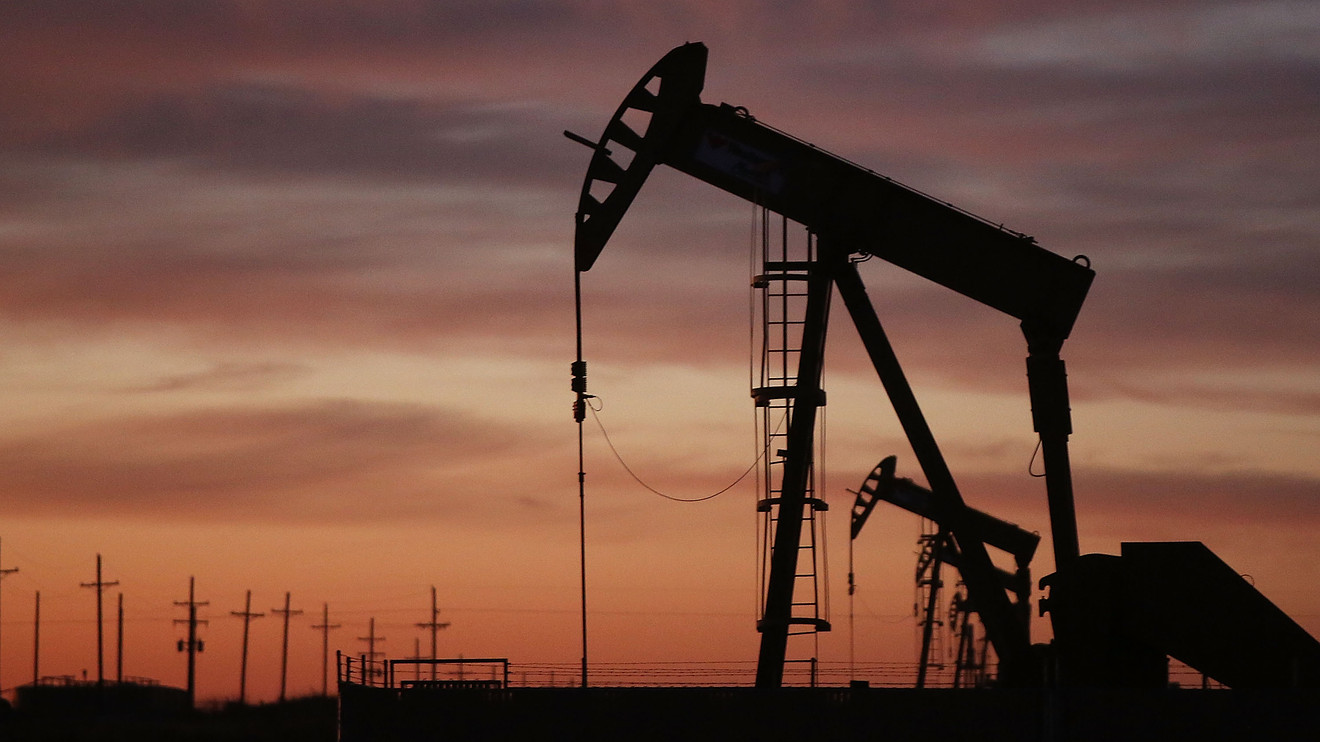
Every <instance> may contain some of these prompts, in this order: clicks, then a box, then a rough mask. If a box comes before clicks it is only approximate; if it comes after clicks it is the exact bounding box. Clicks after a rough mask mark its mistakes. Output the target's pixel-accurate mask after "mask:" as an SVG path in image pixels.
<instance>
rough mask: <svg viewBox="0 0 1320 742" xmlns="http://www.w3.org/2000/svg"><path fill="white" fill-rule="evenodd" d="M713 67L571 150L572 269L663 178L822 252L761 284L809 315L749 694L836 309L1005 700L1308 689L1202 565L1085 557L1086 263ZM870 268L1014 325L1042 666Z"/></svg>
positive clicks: (783, 582)
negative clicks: (1081, 349)
mask: <svg viewBox="0 0 1320 742" xmlns="http://www.w3.org/2000/svg"><path fill="white" fill-rule="evenodd" d="M705 67H706V47H705V46H704V45H702V44H699V43H691V44H685V45H683V46H680V47H678V48H676V49H674V50H672V51H671V52H669V54H667V55H666V56H665V57H664V58H662V59H661V60H660V61H659V62H657V63H656V64H655V66H654V67H652V68H651V70H650V71H649V72H648V73H647V74H646V75H645V76H644V77H643V78H642V79H641V80H640V81H639V82H638V83H637V85H636V86H634V87H633V88H632V90H631V91H629V93H628V94H627V96H626V97H625V98H624V100H623V103H622V104H621V105H620V106H619V108H618V110H617V111H616V112H615V114H614V116H613V118H611V120H610V122H609V124H608V125H607V126H606V127H605V130H604V133H603V134H602V135H601V137H600V139H599V140H598V141H596V142H592V141H590V140H587V139H586V138H584V137H580V136H577V135H575V134H572V133H570V132H565V134H566V135H568V136H569V137H570V138H572V139H574V140H575V141H578V142H580V143H582V144H585V145H587V146H589V147H591V148H592V149H593V150H594V152H593V154H592V157H591V162H590V165H589V166H588V169H587V174H586V178H585V181H584V183H583V186H582V191H581V195H580V198H579V203H578V211H577V227H576V234H575V262H576V269H577V271H578V272H579V273H581V272H584V271H587V270H589V269H590V268H591V267H592V266H593V265H594V264H595V262H596V260H597V258H598V257H599V256H600V254H601V251H602V250H603V249H604V247H605V245H606V243H607V242H608V241H609V239H610V236H611V235H612V234H613V232H614V230H615V228H616V226H617V225H618V224H619V222H620V220H621V219H622V218H623V215H624V213H625V212H626V211H627V210H628V207H629V205H630V204H631V203H632V201H633V199H634V198H635V197H636V195H637V193H638V191H639V190H640V189H641V187H642V184H643V183H644V182H645V181H646V179H647V177H648V175H649V174H650V172H651V170H652V169H653V168H654V167H655V166H657V165H668V166H669V167H671V168H674V169H675V170H678V171H680V172H683V173H686V174H688V175H691V176H693V177H695V178H697V179H699V180H702V181H705V182H707V183H709V184H711V185H714V186H715V187H717V188H720V189H722V190H724V191H727V192H729V193H732V194H734V195H736V196H739V197H741V198H743V199H746V200H748V201H751V202H753V203H755V204H758V205H760V206H763V207H765V208H767V209H768V210H770V211H773V212H776V213H778V214H780V215H782V216H783V217H784V218H785V219H790V220H792V221H795V222H798V223H800V224H802V225H804V226H805V227H806V228H807V229H808V230H809V231H810V232H811V233H812V234H813V235H814V236H815V239H816V240H817V244H818V248H817V250H816V251H815V253H814V255H813V257H812V259H810V260H808V261H803V262H802V263H801V264H798V263H793V264H787V263H782V264H770V263H768V264H767V265H766V266H765V270H766V273H767V274H777V275H780V276H782V277H785V278H792V279H794V280H800V281H802V282H803V283H804V284H805V287H806V288H805V296H806V301H805V309H804V311H803V319H802V329H801V348H800V353H799V354H798V369H797V374H796V382H795V384H793V385H792V386H788V387H785V388H783V389H780V390H778V391H777V393H778V394H780V395H784V396H786V397H788V398H790V399H791V404H792V416H791V418H790V420H789V428H788V431H787V434H786V436H785V441H786V442H785V451H784V459H783V467H782V470H781V477H782V481H781V483H780V485H781V486H780V492H781V496H780V498H779V502H777V503H776V505H777V507H778V518H777V521H776V532H775V534H774V545H773V548H772V551H771V557H770V568H769V569H770V576H769V579H768V580H767V582H766V588H765V590H766V594H765V599H764V602H763V606H764V608H763V615H762V617H761V619H760V621H758V627H759V628H760V630H761V645H760V652H759V656H758V665H757V679H756V683H757V686H758V687H761V688H775V687H779V686H780V685H781V683H782V679H783V665H784V659H785V648H786V643H787V636H788V634H789V632H790V628H791V625H792V624H793V622H794V621H795V619H794V616H793V614H792V605H793V587H794V581H795V574H796V572H797V558H798V552H799V548H800V546H799V544H800V541H799V540H800V536H801V529H802V522H803V512H804V508H805V507H807V506H808V504H809V503H807V502H806V500H807V499H808V498H807V495H806V494H805V493H806V488H807V478H808V476H809V470H810V467H811V464H812V461H811V459H812V455H813V453H812V452H813V436H814V428H815V421H816V410H817V408H818V407H820V406H821V405H823V404H824V395H823V393H822V390H821V388H820V383H821V382H820V377H821V363H822V359H823V354H824V347H825V336H826V328H827V324H828V319H829V305H830V300H831V297H832V295H833V293H834V292H835V291H837V292H838V295H839V296H840V298H841V299H842V300H843V303H844V306H845V308H846V309H847V311H848V314H849V316H850V317H851V319H852V322H853V324H854V326H855V327H856V329H857V331H858V334H859V335H860V337H861V340H862V343H863V345H864V346H865V348H866V351H867V354H868V355H869V356H870V359H871V361H872V365H873V366H874V367H875V370H876V373H877V374H878V376H879V377H880V381H881V383H882V384H883V386H884V388H885V391H886V393H887V395H888V397H889V399H890V402H891V404H892V405H893V407H894V410H895V413H896V414H897V417H898V419H899V422H900V424H901V425H902V427H903V429H904V433H905V434H906V436H907V438H908V440H909V442H910V443H911V445H912V449H913V452H914V454H915V456H916V459H917V462H918V465H919V466H920V468H921V470H922V473H923V474H924V476H925V479H926V481H927V483H928V485H929V489H924V488H917V487H916V486H915V485H911V484H910V483H909V484H902V483H897V484H896V483H895V482H894V480H893V478H892V472H891V473H890V475H889V476H890V480H889V481H890V497H889V498H879V499H890V501H894V498H900V497H901V498H905V499H904V500H903V501H902V502H899V503H898V504H899V505H900V506H901V507H905V508H907V509H909V510H914V511H915V510H917V509H920V510H922V511H924V512H925V513H927V514H928V517H930V518H931V519H932V520H934V521H936V522H937V523H938V524H939V526H940V529H941V531H942V532H943V533H945V534H947V536H946V539H947V540H946V543H947V546H948V548H947V549H946V550H945V554H944V557H943V558H944V559H945V560H946V561H949V562H951V563H952V562H956V565H957V568H958V570H959V571H960V573H961V575H962V578H963V580H964V582H965V584H966V587H967V592H968V597H969V601H970V603H971V605H972V606H973V609H974V610H975V611H976V613H977V614H978V616H979V618H980V621H981V623H982V625H983V626H984V628H985V632H986V636H987V638H988V639H989V641H990V643H991V644H992V645H993V647H994V650H995V653H996V655H997V656H998V658H999V676H998V682H999V683H1000V684H1002V685H1007V686H1031V685H1039V684H1042V683H1057V684H1059V685H1062V686H1070V687H1077V686H1104V687H1158V686H1162V685H1164V684H1165V683H1166V682H1167V659H1166V657H1167V656H1172V657H1175V658H1177V659H1179V660H1181V661H1183V662H1185V663H1187V664H1189V665H1190V666H1192V667H1194V668H1196V669H1198V670H1201V671H1202V672H1204V673H1205V674H1206V675H1208V676H1210V677H1213V678H1214V679H1216V680H1218V681H1220V682H1222V683H1224V684H1226V685H1230V686H1234V687H1239V686H1241V687H1262V686H1263V687H1280V686H1305V687H1314V686H1317V685H1320V643H1317V642H1316V641H1315V639H1314V638H1312V637H1311V636H1310V635H1308V634H1307V633H1306V632H1305V631H1304V630H1303V629H1301V627H1299V626H1298V625H1297V624H1296V623H1295V622H1293V621H1292V620H1291V619H1290V618H1288V617H1287V616H1286V615H1285V614H1283V612H1282V611H1280V610H1279V609H1278V608H1277V607H1275V606H1274V605H1273V604H1272V603H1270V602H1269V601H1268V600H1267V599H1266V598H1265V597H1264V596H1262V595H1261V594H1260V593H1259V592H1257V591H1256V590H1255V589H1254V588H1253V587H1252V586H1251V585H1249V584H1248V583H1247V582H1246V581H1245V580H1244V579H1243V578H1241V577H1240V576H1238V575H1237V574H1236V573H1235V572H1234V571H1233V570H1232V569H1231V568H1229V567H1228V566H1227V565H1225V564H1224V563H1223V562H1222V561H1220V560H1219V559H1218V558H1217V557H1215V556H1214V555H1213V554H1212V553H1211V552H1210V551H1209V550H1208V549H1207V548H1205V547H1204V546H1203V545H1201V544H1199V543H1142V544H1124V545H1123V547H1122V553H1121V554H1120V555H1117V556H1113V555H1103V554H1088V555H1082V554H1081V553H1080V548H1079V544H1078V537H1077V524H1076V516H1075V511H1074V507H1073V489H1072V474H1071V466H1070V463H1069V458H1068V436H1069V435H1070V434H1071V432H1072V424H1071V413H1070V409H1069V400H1068V388H1067V378H1066V372H1065V368H1064V362H1063V360H1062V359H1061V358H1060V350H1061V348H1062V345H1063V342H1064V340H1065V339H1067V337H1068V335H1069V333H1070V332H1071V330H1072V327H1073V323H1074V322H1075V320H1076V318H1077V315H1078V312H1079V311H1080V309H1081V306H1082V303H1083V301H1084V300H1085V297H1086V293H1087V291H1088V289H1089V287H1090V285H1091V281H1092V278H1093V277H1094V275H1095V274H1094V272H1093V271H1092V270H1091V269H1090V266H1089V261H1087V260H1086V259H1085V258H1083V257H1081V256H1079V257H1078V258H1076V259H1072V260H1070V259H1067V258H1064V257H1062V256H1060V255H1057V254H1055V253H1053V252H1050V251H1048V250H1045V249H1044V248H1042V247H1040V246H1038V245H1037V244H1036V242H1035V240H1034V239H1033V238H1031V237H1029V236H1027V235H1024V234H1020V233H1017V232H1013V231H1010V230H1006V229H1004V228H1003V227H1002V226H999V225H996V224H993V223H990V222H988V221H986V220H983V219H981V218H979V217H976V216H974V215H972V214H969V213H967V212H965V211H962V210H960V209H958V208H955V207H953V206H950V205H949V204H946V203H944V202H942V201H939V200H937V199H934V198H931V197H929V196H927V195H925V194H922V193H920V192H917V191H915V190H912V189H910V188H908V187H906V186H903V185H901V184H899V183H897V182H895V181H893V180H891V179H889V178H886V177H885V176H883V175H879V174H877V173H875V172H872V171H870V170H867V169H866V168H863V167H860V166H858V165H855V164H853V163H851V162H847V161H845V160H843V159H841V158H839V157H836V156H834V155H832V154H830V153H828V152H825V151H823V150H821V149H819V148H817V147H815V146H813V145H811V144H808V143H807V142H804V141H802V140H799V139H796V138H794V137H792V136H790V135H788V134H785V133H784V132H781V131H778V130H776V129H773V128H771V127H769V126H766V125H764V124H762V123H760V122H758V121H757V120H756V119H754V118H753V117H752V116H751V115H750V114H749V113H748V112H747V111H746V109H743V108H739V107H735V106H731V105H728V104H719V105H714V104H708V103H703V102H702V101H701V99H700V94H701V91H702V88H703V85H704V80H705ZM872 256H874V257H878V258H881V259H883V260H885V261H887V262H890V263H892V264H894V265H896V266H899V267H901V268H904V269H906V270H908V271H911V272H912V273H915V274H917V275H919V276H922V277H924V278H926V279H929V280H931V281H934V282H935V283H938V284H940V285H942V286H945V287H947V288H949V289H952V290H953V291H956V292H958V293H960V294H962V295H964V296H967V297H970V298H972V299H974V300H976V301H978V302H981V303H982V304H985V305H987V306H989V307H992V308H994V309H998V310H999V311H1001V312H1003V313H1005V314H1008V315H1010V316H1011V317H1014V318H1016V319H1017V320H1018V321H1019V322H1020V324H1021V328H1022V331H1023V334H1024V336H1025V338H1026V342H1027V359H1026V365H1027V380H1028V389H1029V396H1030V402H1031V408H1032V421H1033V427H1034V429H1035V431H1036V432H1037V433H1038V434H1039V436H1040V454H1041V459H1042V461H1043V465H1044V478H1045V485H1046V498H1047V503H1048V511H1049V518H1050V533H1051V540H1052V544H1053V551H1054V562H1055V568H1056V572H1055V573H1054V574H1052V575H1049V576H1047V577H1045V578H1044V579H1042V580H1041V584H1042V586H1044V587H1048V588H1049V590H1050V595H1049V596H1048V597H1047V598H1042V599H1041V601H1040V607H1041V610H1042V612H1045V611H1048V612H1049V614H1050V618H1051V622H1052V626H1053V630H1054V639H1053V642H1052V643H1051V645H1050V646H1049V647H1040V646H1035V647H1033V646H1032V644H1031V641H1030V634H1029V631H1028V620H1027V619H1028V616H1027V609H1026V606H1027V605H1028V596H1029V587H1028V588H1027V589H1024V586H1023V585H1022V579H1023V574H1024V570H1025V569H1026V562H1028V561H1029V560H1030V555H1031V553H1032V552H1034V548H1035V542H1034V541H1031V543H1029V544H1028V541H1029V539H1027V538H1025V537H1024V536H1023V535H1022V533H1021V532H1019V531H1020V529H1016V527H1013V526H1008V524H1003V523H1002V521H997V520H996V519H993V518H991V517H990V516H987V515H985V514H984V513H980V512H978V511H976V510H973V509H972V508H970V507H968V506H967V505H966V504H965V502H964V500H963V498H962V495H961V493H960V492H959V490H958V487H957V484H956V483H955V481H954V479H953V476H952V474H951V473H950V471H949V468H948V466H947V464H946V463H945V460H944V457H943V455H942V453H941V452H940V449H939V447H938V445H937V444H936V442H935V439H934V436H933V435H932V433H931V431H930V428H929V426H928V425H927V423H926V420H925V417H924V415H923V414H922V412H921V409H920V407H919V406H918V404H917V401H916V398H915V396H914V395H913V393H912V390H911V388H910V387H909V385H908V383H907V380H906V377H905V376H904V373H903V370H902V368H901V367H900V366H899V364H898V360H897V358H896V357H895V355H894V352H893V349H892V347H891V346H890V344H889V341H888V339H887V337H886V336H885V333H884V330H883V328H882V327H881V324H880V320H879V318H878V317H877V315H876V312H875V309H874V307H873V305H872V303H871V301H870V299H869V298H868V296H867V293H866V288H865V286H864V285H863V283H862V279H861V277H860V275H859V273H858V271H857V268H856V262H857V261H858V260H860V259H864V258H867V257H872ZM882 465H883V464H882ZM868 481H869V480H868ZM877 483H879V482H877ZM870 505H874V501H872V502H870ZM863 506H864V507H867V506H866V505H865V504H863ZM855 512H856V511H855ZM868 512H869V508H868ZM1005 526H1007V528H1005ZM1005 544H1008V545H1007V546H1006V545H1005ZM987 545H993V546H998V547H999V548H1003V549H1006V550H1007V551H1008V552H1009V553H1011V554H1013V556H1014V558H1015V559H1016V560H1017V562H1018V567H1019V570H1018V572H1017V573H1008V574H1005V573H1004V572H1003V571H1002V570H1000V569H999V568H997V567H996V566H995V565H994V563H993V562H992V561H991V559H990V556H989V554H988V552H987V548H986V547H987ZM1028 579H1029V578H1028Z"/></svg>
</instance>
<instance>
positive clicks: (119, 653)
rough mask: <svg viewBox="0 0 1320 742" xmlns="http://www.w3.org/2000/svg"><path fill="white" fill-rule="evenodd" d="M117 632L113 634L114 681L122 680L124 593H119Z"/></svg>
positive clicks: (121, 681)
mask: <svg viewBox="0 0 1320 742" xmlns="http://www.w3.org/2000/svg"><path fill="white" fill-rule="evenodd" d="M116 623H117V625H118V627H119V632H118V634H116V636H115V644H116V646H115V682H116V683H119V684H122V683H123V682H124V594H123V593H120V594H119V617H118V620H117V622H116Z"/></svg>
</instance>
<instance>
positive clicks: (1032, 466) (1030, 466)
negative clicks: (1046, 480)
mask: <svg viewBox="0 0 1320 742" xmlns="http://www.w3.org/2000/svg"><path fill="white" fill-rule="evenodd" d="M1040 444H1041V439H1040V438H1037V439H1036V450H1035V451H1032V452H1031V461H1028V462H1027V473H1028V474H1030V475H1031V476H1033V477H1035V478H1036V479H1041V478H1043V477H1044V476H1045V472H1041V473H1040V474H1037V473H1036V457H1037V456H1039V455H1040Z"/></svg>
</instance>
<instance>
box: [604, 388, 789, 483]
mask: <svg viewBox="0 0 1320 742" xmlns="http://www.w3.org/2000/svg"><path fill="white" fill-rule="evenodd" d="M597 399H599V398H598V397H597ZM587 408H588V409H590V410H591V416H592V418H594V419H595V420H596V425H597V426H598V427H599V428H600V433H601V435H602V436H604V437H605V443H606V444H607V445H608V446H609V447H610V451H611V452H612V453H613V454H614V458H616V459H618V461H619V465H620V466H622V467H623V470H624V471H626V472H628V475H629V476H631V477H632V478H633V480H634V481H636V482H637V484H639V485H641V486H642V487H643V488H644V489H646V490H647V491H648V492H651V493H652V494H655V495H659V496H660V497H663V498H665V499H666V500H672V501H673V502H705V501H706V500H713V499H715V498H716V497H719V496H720V495H722V494H724V493H725V492H728V491H729V490H731V489H733V488H734V487H736V486H738V483H739V482H741V481H742V480H744V479H746V478H747V475H748V474H751V473H752V472H753V471H755V470H756V466H757V464H760V463H761V459H762V458H764V456H765V449H764V448H762V450H761V451H759V452H758V453H757V455H756V459H755V460H754V461H752V464H751V466H749V467H747V469H746V470H744V471H743V473H742V474H739V475H738V478H737V479H735V480H733V481H732V482H730V483H729V485H728V486H727V487H725V488H723V489H721V490H719V491H718V492H712V493H711V494H709V495H702V496H700V497H676V496H674V495H670V494H667V493H664V492H661V491H660V490H658V489H656V488H654V487H652V486H651V485H649V484H647V483H646V481H645V480H643V479H642V478H641V477H640V476H638V475H637V472H634V471H633V470H632V467H630V466H628V462H627V461H625V460H624V458H623V455H622V454H620V453H619V449H618V448H616V447H615V445H614V441H612V440H610V434H609V431H607V430H606V429H605V423H603V422H601V419H600V409H601V405H600V403H599V402H595V403H592V402H588V404H587ZM780 422H781V424H782V420H781V421H780ZM776 430H778V427H776Z"/></svg>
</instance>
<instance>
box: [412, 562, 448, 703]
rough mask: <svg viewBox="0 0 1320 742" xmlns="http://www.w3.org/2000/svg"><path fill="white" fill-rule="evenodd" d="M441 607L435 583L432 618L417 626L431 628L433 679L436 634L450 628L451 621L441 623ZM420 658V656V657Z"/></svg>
mask: <svg viewBox="0 0 1320 742" xmlns="http://www.w3.org/2000/svg"><path fill="white" fill-rule="evenodd" d="M439 619H440V608H439V607H437V606H436V603H435V585H432V586H431V620H430V622H428V623H419V624H417V628H419V629H430V630H431V679H432V680H435V659H436V656H435V634H436V632H437V631H438V630H440V629H447V628H449V622H448V621H445V622H444V623H440V621H439ZM418 659H420V658H418Z"/></svg>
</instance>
